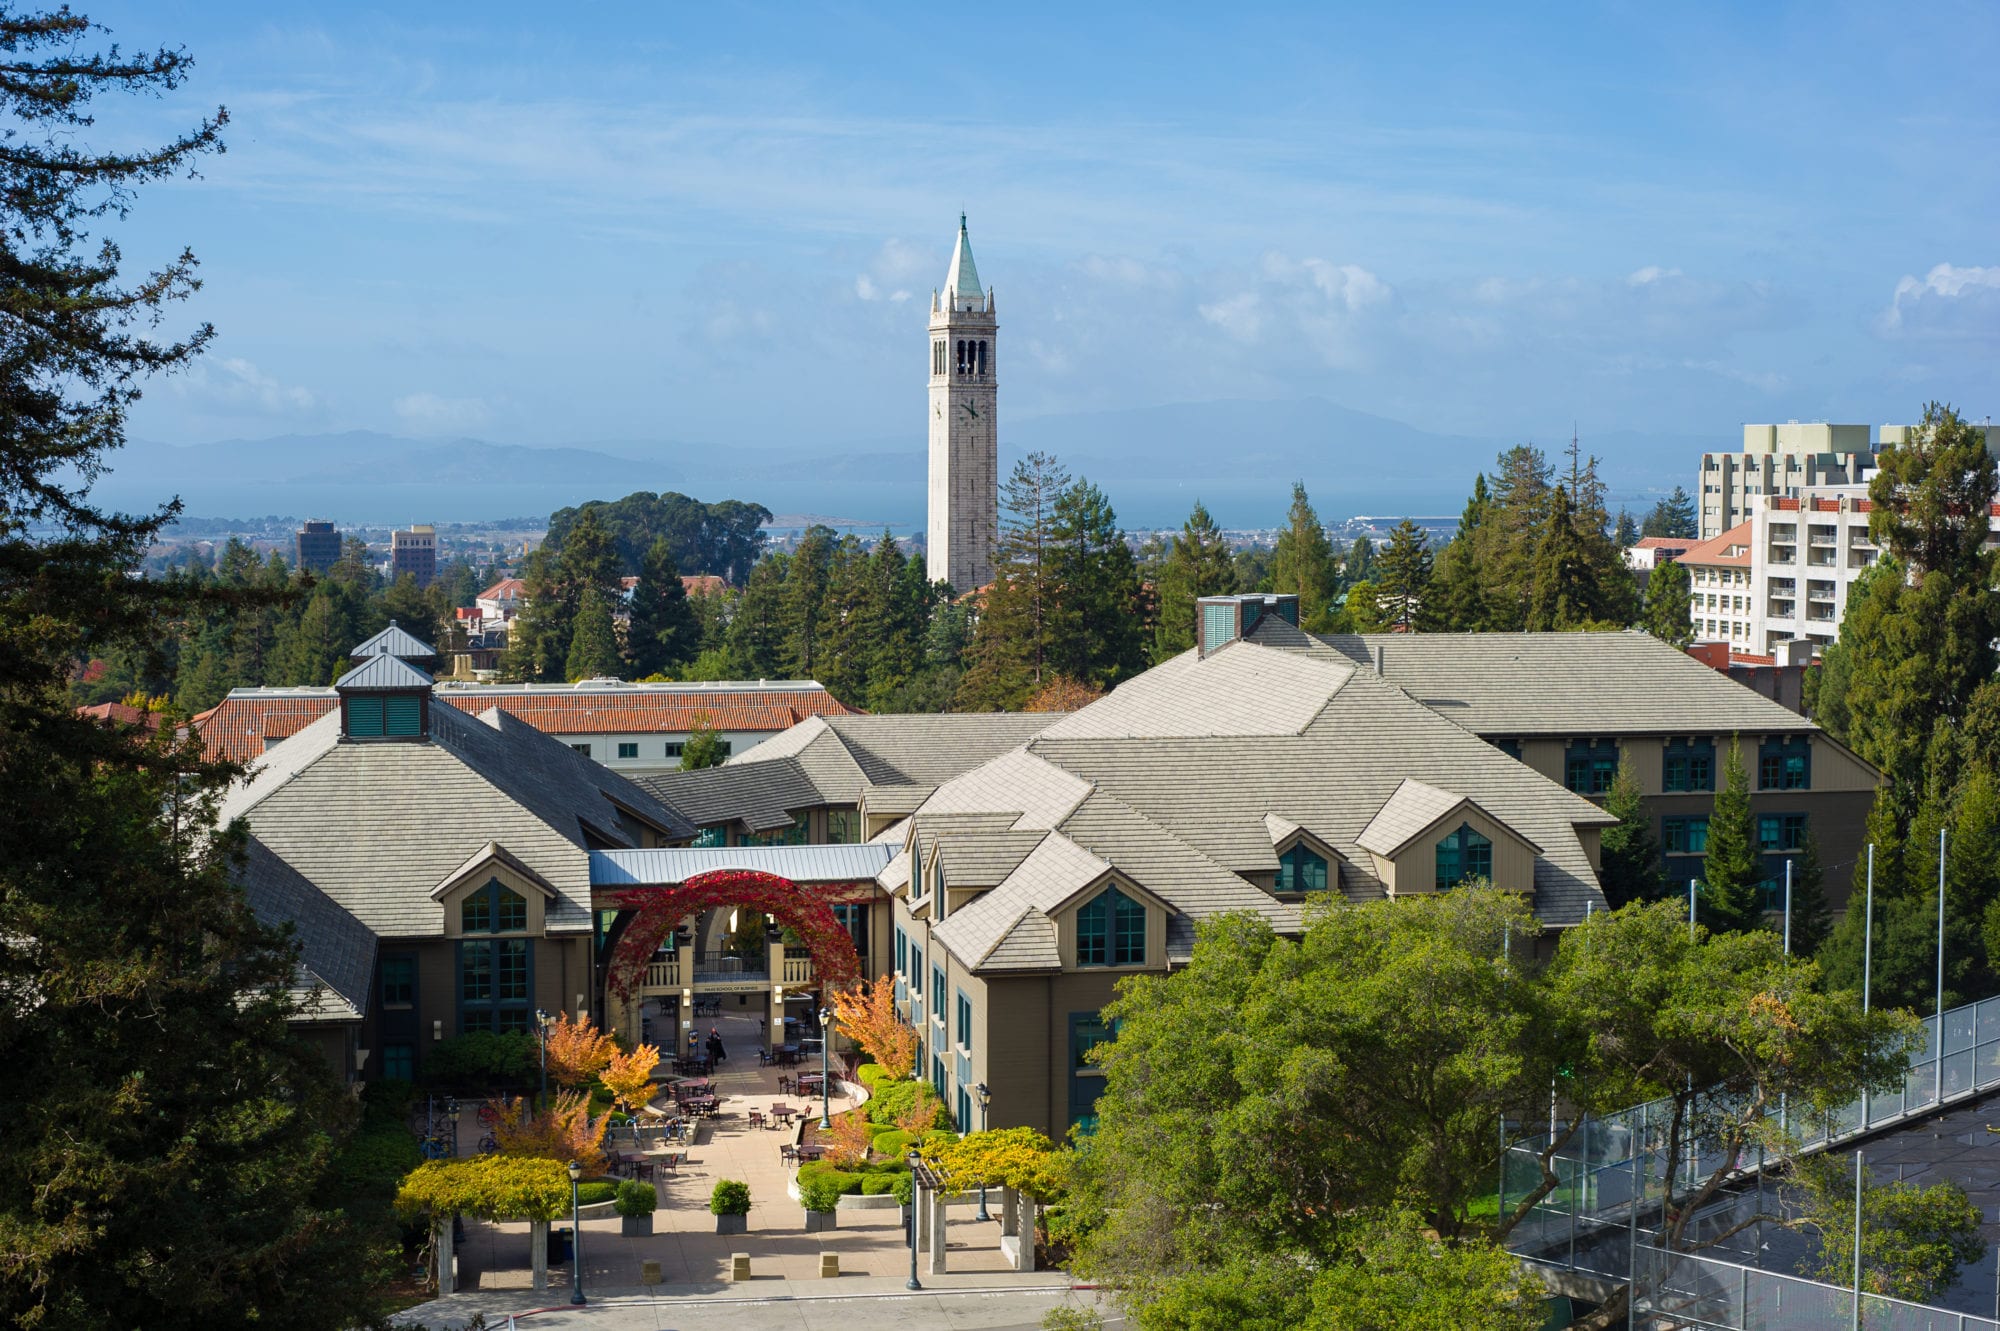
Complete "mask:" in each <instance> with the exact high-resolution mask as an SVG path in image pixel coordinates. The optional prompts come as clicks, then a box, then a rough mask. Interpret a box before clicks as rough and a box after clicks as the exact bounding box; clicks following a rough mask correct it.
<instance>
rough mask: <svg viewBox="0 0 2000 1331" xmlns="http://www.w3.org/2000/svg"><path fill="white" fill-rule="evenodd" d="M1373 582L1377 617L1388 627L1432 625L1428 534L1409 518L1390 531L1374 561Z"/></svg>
mask: <svg viewBox="0 0 2000 1331" xmlns="http://www.w3.org/2000/svg"><path fill="white" fill-rule="evenodd" d="M1374 583H1375V585H1374V599H1375V607H1376V614H1377V617H1378V618H1380V619H1381V620H1382V621H1383V622H1384V623H1385V624H1386V625H1387V626H1388V627H1389V628H1390V629H1392V630H1395V631H1397V632H1402V633H1414V632H1416V631H1417V630H1418V629H1420V628H1429V627H1430V626H1431V622H1432V618H1431V616H1432V611H1431V609H1430V608H1429V605H1428V602H1429V600H1430V589H1431V543H1430V537H1429V535H1428V534H1426V533H1425V532H1424V531H1423V530H1422V529H1421V528H1419V527H1418V526H1417V524H1416V523H1414V522H1412V521H1410V520H1409V519H1408V518H1404V519H1403V520H1402V521H1401V522H1399V523H1397V524H1396V529H1395V530H1394V531H1393V532H1391V533H1390V534H1389V547H1388V549H1386V550H1384V551H1383V552H1382V558H1381V559H1380V560H1379V561H1377V568H1376V571H1375V580H1374Z"/></svg>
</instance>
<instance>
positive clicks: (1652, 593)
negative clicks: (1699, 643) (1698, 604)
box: [1645, 559, 1694, 649]
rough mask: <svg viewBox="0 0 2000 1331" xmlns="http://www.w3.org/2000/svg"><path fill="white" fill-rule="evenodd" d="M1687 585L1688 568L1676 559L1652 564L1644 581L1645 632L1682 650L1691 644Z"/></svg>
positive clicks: (1688, 583) (1691, 630)
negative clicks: (1649, 572)
mask: <svg viewBox="0 0 2000 1331" xmlns="http://www.w3.org/2000/svg"><path fill="white" fill-rule="evenodd" d="M1690 585H1691V584H1690V582H1689V579H1688V571H1687V565H1685V564H1683V563H1681V562H1680V561H1679V560H1674V559H1669V560H1665V561H1663V562H1661V563H1659V564H1656V565H1654V567H1653V572H1652V576H1651V577H1649V578H1647V579H1646V618H1645V627H1646V632H1648V633H1650V634H1652V635H1653V636H1654V637H1656V638H1658V639H1659V640H1660V641H1661V642H1670V643H1672V644H1673V645H1674V646H1676V647H1680V648H1683V649H1684V648H1686V647H1687V645H1688V644H1689V643H1691V642H1693V641H1694V619H1693V614H1694V611H1693V606H1692V601H1693V596H1692V594H1691V592H1690V591H1689V587H1690Z"/></svg>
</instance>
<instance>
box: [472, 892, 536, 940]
mask: <svg viewBox="0 0 2000 1331" xmlns="http://www.w3.org/2000/svg"><path fill="white" fill-rule="evenodd" d="M458 925H459V931H460V932H461V933H468V934H507V933H519V932H520V931H521V930H523V929H526V928H527V927H528V901H527V898H525V897H523V896H522V895H521V894H520V893H518V892H514V891H510V890H509V889H507V888H505V887H502V886H501V885H500V882H499V880H498V879H489V880H488V881H487V883H486V886H484V887H482V888H480V889H479V890H478V891H477V892H474V893H472V894H471V895H469V896H467V897H466V898H465V900H464V901H461V902H460V903H459V906H458Z"/></svg>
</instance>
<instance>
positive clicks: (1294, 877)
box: [1278, 841, 1328, 892]
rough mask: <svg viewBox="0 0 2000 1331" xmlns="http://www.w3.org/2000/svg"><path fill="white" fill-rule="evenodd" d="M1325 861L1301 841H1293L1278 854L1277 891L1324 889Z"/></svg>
mask: <svg viewBox="0 0 2000 1331" xmlns="http://www.w3.org/2000/svg"><path fill="white" fill-rule="evenodd" d="M1327 867H1328V866H1327V862H1326V857H1325V856H1324V855H1320V854H1317V853H1315V852H1314V851H1313V849H1312V848H1311V847H1310V846H1308V845H1306V844H1305V843H1304V842H1303V841H1300V842H1295V843H1293V845H1292V846H1291V847H1290V848H1289V849H1288V850H1286V851H1285V853H1284V854H1282V855H1280V856H1278V891H1280V892H1324V891H1326V879H1327Z"/></svg>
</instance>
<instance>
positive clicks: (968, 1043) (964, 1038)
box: [958, 989, 972, 1053]
mask: <svg viewBox="0 0 2000 1331" xmlns="http://www.w3.org/2000/svg"><path fill="white" fill-rule="evenodd" d="M958 1044H959V1048H961V1049H964V1050H965V1051H966V1052H967V1053H970V1052H971V1051H972V1000H971V999H969V998H967V997H966V996H965V991H964V990H962V989H961V990H960V991H959V994H958Z"/></svg>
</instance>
